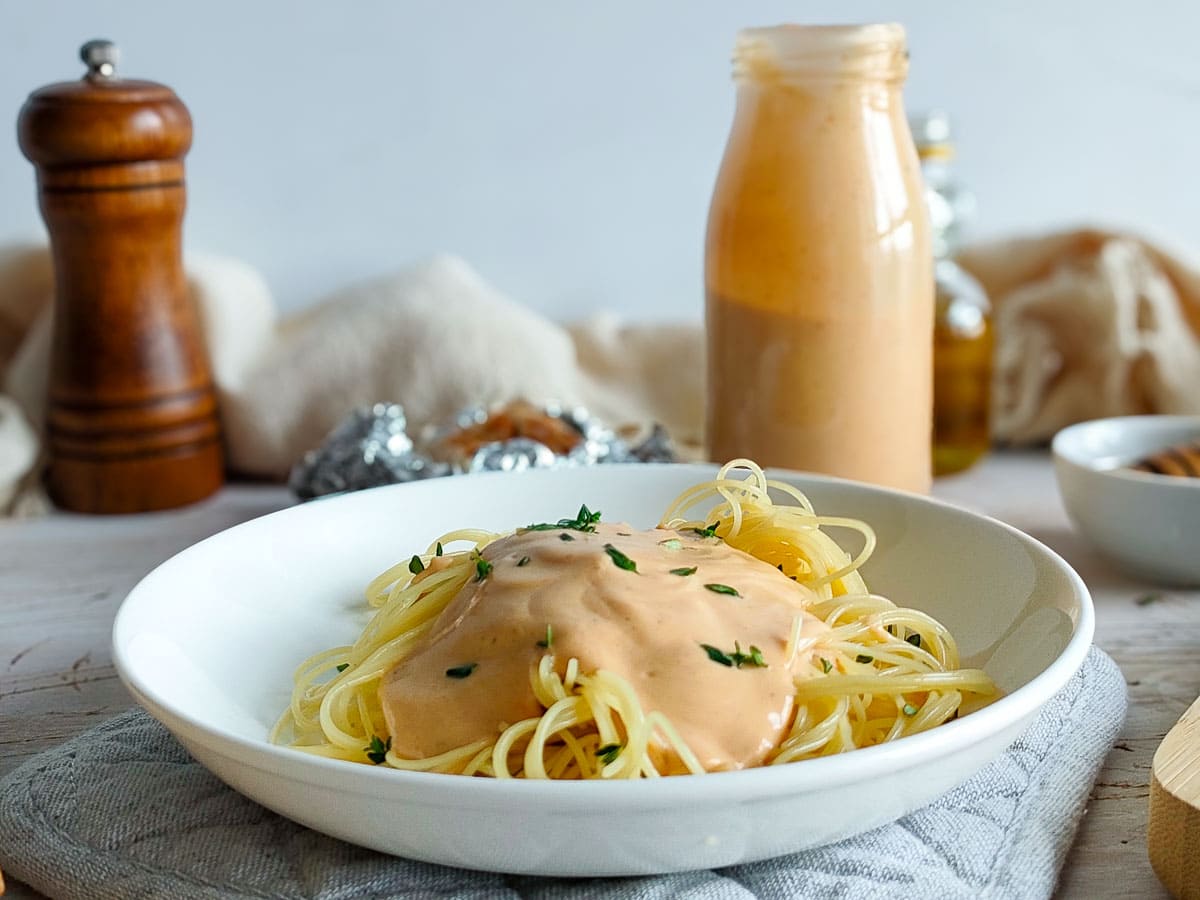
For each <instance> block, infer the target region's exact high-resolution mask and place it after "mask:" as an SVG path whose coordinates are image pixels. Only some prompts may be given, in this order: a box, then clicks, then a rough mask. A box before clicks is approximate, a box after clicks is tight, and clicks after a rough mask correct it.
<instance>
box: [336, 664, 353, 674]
mask: <svg viewBox="0 0 1200 900" xmlns="http://www.w3.org/2000/svg"><path fill="white" fill-rule="evenodd" d="M348 668H350V663H338V667H337V670H338V671H339V672H345V671H346V670H347V669H348Z"/></svg>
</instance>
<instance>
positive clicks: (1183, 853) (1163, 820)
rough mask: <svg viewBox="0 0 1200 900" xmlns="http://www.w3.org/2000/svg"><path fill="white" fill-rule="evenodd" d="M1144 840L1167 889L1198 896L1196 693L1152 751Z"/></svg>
mask: <svg viewBox="0 0 1200 900" xmlns="http://www.w3.org/2000/svg"><path fill="white" fill-rule="evenodd" d="M1146 846H1147V849H1148V850H1149V852H1150V865H1152V866H1153V867H1154V872H1155V874H1157V875H1158V877H1159V879H1161V880H1162V883H1163V884H1164V885H1166V888H1167V890H1168V891H1170V892H1171V893H1172V894H1173V895H1174V896H1175V897H1177V898H1178V900H1200V699H1197V700H1196V702H1195V703H1193V704H1192V705H1191V708H1189V709H1188V711H1187V712H1185V713H1184V714H1183V718H1182V719H1180V720H1179V721H1178V722H1177V723H1176V724H1175V727H1174V728H1172V729H1171V730H1170V731H1168V732H1167V736H1166V737H1165V738H1163V742H1162V743H1161V744H1159V745H1158V750H1156V751H1155V753H1154V763H1153V764H1152V765H1151V767H1150V828H1149V832H1148V834H1147V835H1146Z"/></svg>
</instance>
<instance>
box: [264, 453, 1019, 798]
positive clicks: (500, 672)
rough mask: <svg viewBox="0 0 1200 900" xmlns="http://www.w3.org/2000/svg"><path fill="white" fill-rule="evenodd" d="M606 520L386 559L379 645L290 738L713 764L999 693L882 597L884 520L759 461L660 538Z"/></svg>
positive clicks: (933, 626) (297, 713)
mask: <svg viewBox="0 0 1200 900" xmlns="http://www.w3.org/2000/svg"><path fill="white" fill-rule="evenodd" d="M743 473H744V474H743ZM772 493H774V494H775V496H777V497H779V498H780V499H781V500H782V501H788V502H775V499H773V497H772ZM701 513H702V515H701ZM599 518H600V517H599V514H598V513H593V512H591V511H590V510H588V508H587V507H586V506H584V507H583V508H581V510H580V512H579V514H578V515H577V516H576V517H575V518H574V519H563V520H559V521H558V522H556V523H544V524H539V525H533V526H530V527H529V528H526V529H521V530H518V531H517V532H516V533H514V534H512V535H498V534H494V533H491V532H485V531H478V530H461V531H455V532H452V533H450V534H447V535H444V536H443V537H442V538H441V539H440V540H439V541H437V542H435V543H434V544H433V545H431V546H430V547H429V548H428V549H427V550H426V552H425V553H424V554H420V555H418V556H414V557H413V558H412V559H410V560H407V561H405V562H401V563H399V564H397V565H396V566H393V567H392V568H390V569H388V570H387V571H386V572H383V573H382V574H381V575H379V576H378V577H377V578H375V579H374V580H373V581H372V582H371V583H370V584H369V585H368V587H367V591H366V593H367V600H368V603H369V604H370V605H371V606H372V607H375V608H376V610H377V611H376V612H375V613H374V615H373V616H372V618H371V620H370V622H369V623H368V625H367V627H366V628H365V630H364V631H363V633H362V635H361V636H360V637H359V639H358V640H357V641H356V642H355V643H354V644H353V645H350V646H345V647H336V648H333V649H331V650H327V651H324V652H322V653H318V654H316V655H315V656H313V657H311V658H309V659H308V660H306V661H305V662H304V663H302V664H301V666H300V667H299V668H298V669H297V671H296V674H295V684H294V689H293V693H292V700H291V703H290V705H289V707H288V709H287V710H285V712H284V713H283V715H282V716H281V718H280V720H279V722H278V723H277V725H276V727H275V729H274V730H273V732H272V740H274V741H276V742H279V743H287V744H290V745H291V746H294V747H296V748H297V749H300V750H303V751H305V752H308V753H315V754H319V755H323V756H328V757H334V758H340V759H346V760H351V761H356V762H372V763H376V764H385V765H388V766H391V767H394V768H398V769H408V770H421V771H432V772H443V773H452V774H463V775H486V776H494V777H498V778H507V777H526V778H561V779H580V778H638V777H656V776H659V775H667V774H682V773H692V774H701V773H703V772H705V771H711V770H714V769H723V768H741V767H743V766H749V765H762V764H779V763H786V762H794V761H798V760H803V759H808V758H811V757H816V756H822V755H829V754H834V753H840V752H844V751H847V750H852V749H855V748H858V747H865V746H870V745H872V744H878V743H881V742H884V741H890V740H895V739H896V738H899V737H903V736H905V735H908V734H914V733H916V732H920V731H925V730H928V729H930V728H933V727H935V726H937V725H940V724H941V723H943V722H945V721H947V720H948V719H951V718H953V717H954V716H956V715H958V714H959V713H960V712H962V711H965V710H966V708H967V707H968V706H971V705H977V704H980V703H982V702H986V699H987V698H988V697H990V696H991V695H992V694H993V693H994V691H995V688H994V686H993V684H992V682H991V680H990V678H989V677H988V676H987V675H986V674H985V673H983V672H982V671H979V670H974V669H962V668H960V667H959V661H958V652H957V649H956V647H955V644H954V640H953V638H952V636H951V635H950V634H949V632H948V631H947V630H946V629H945V628H944V627H943V626H942V625H940V624H939V623H938V622H936V621H935V620H934V619H932V618H930V617H929V616H927V615H925V614H924V613H921V612H919V611H917V610H912V609H903V608H899V607H897V606H895V605H894V604H892V603H891V602H890V601H888V600H887V599H886V598H884V597H881V596H878V595H876V594H872V593H871V592H870V591H869V590H868V588H867V586H866V584H865V582H864V581H863V578H862V576H861V574H860V573H859V568H860V567H861V565H862V564H863V563H864V562H865V561H866V559H867V558H868V557H869V556H870V554H871V552H872V550H873V549H874V546H875V536H874V532H873V531H872V530H871V528H870V527H869V526H868V525H867V524H866V523H865V522H861V521H859V520H856V519H846V518H836V517H828V516H821V515H818V514H817V513H816V511H815V510H814V509H813V507H812V504H811V503H810V502H809V501H808V499H807V498H806V497H805V496H804V495H803V494H802V493H801V492H800V491H798V490H796V489H795V488H793V487H791V486H790V485H787V484H784V483H782V482H778V481H774V480H769V479H767V477H766V476H765V474H764V473H763V471H762V470H761V469H760V468H759V467H758V466H757V465H755V464H754V463H752V462H749V461H747V460H736V461H734V462H731V463H729V464H728V465H726V466H724V467H723V468H722V469H721V470H720V472H719V473H718V475H717V477H716V479H715V480H714V481H710V482H705V483H702V484H698V485H695V486H694V487H692V488H689V489H688V490H686V491H684V492H683V493H682V494H681V495H680V496H679V497H678V498H677V499H676V500H675V502H674V503H672V505H671V507H670V508H669V509H668V510H667V512H666V514H665V515H664V517H663V519H662V521H661V522H660V525H659V528H658V529H657V530H653V531H651V532H636V533H635V532H634V531H633V530H632V529H629V530H622V526H613V525H609V524H607V523H603V524H601V523H600V522H599ZM827 528H847V529H853V530H856V531H858V532H860V533H861V534H862V535H863V538H864V541H863V548H862V550H861V551H860V552H859V553H858V554H857V555H855V556H854V557H853V558H851V557H850V555H849V554H847V553H846V552H845V551H844V550H843V549H842V548H841V547H840V546H839V545H838V544H837V543H836V542H835V541H834V540H833V538H831V537H830V536H829V534H828V533H827V532H826V530H825V529H827ZM464 543H465V544H467V545H468V547H467V549H462V550H455V551H450V550H448V549H447V548H450V547H452V546H459V545H462V544H464ZM622 548H624V549H622ZM568 576H570V577H568ZM576 576H577V577H576ZM572 579H574V580H572ZM655 579H657V580H655ZM735 582H736V583H735ZM648 593H649V594H650V596H648V595H647V594H648ZM546 597H551V599H552V601H553V602H549V601H548V602H546V603H543V602H542V601H543V600H544V599H545V598H546ZM506 602H507V603H508V604H509V605H507V606H506V605H505V603H506ZM539 604H541V605H539ZM567 611H570V612H571V613H572V614H573V615H575V618H574V619H565V620H564V619H562V618H560V619H559V621H560V623H562V622H564V621H565V622H566V623H567V625H566V627H562V626H561V624H560V628H559V629H555V627H554V623H553V621H550V620H552V619H554V618H555V616H556V615H557V616H560V617H561V616H565V615H566V614H567ZM539 617H541V618H539ZM543 619H545V620H546V621H545V624H544V625H542V624H541V623H542V621H543ZM534 623H537V632H536V637H537V640H536V641H534V640H532V637H533V635H531V634H530V629H532V628H533V627H534ZM584 623H586V627H585V624H584ZM664 623H672V627H666V626H665V625H664ZM675 626H677V627H675ZM700 629H707V630H706V631H705V632H704V634H699V633H693V632H695V631H697V630H700ZM710 635H711V636H712V641H713V642H712V643H706V642H704V640H703V638H705V637H709V636H710ZM738 637H740V638H743V639H744V644H743V641H742V640H739V639H737V638H738ZM454 704H458V705H457V706H455V705H454ZM721 723H726V726H724V727H723V726H722V724H721ZM728 723H736V724H735V727H734V726H729V725H728ZM710 732H712V733H713V734H710ZM714 734H715V735H716V736H714Z"/></svg>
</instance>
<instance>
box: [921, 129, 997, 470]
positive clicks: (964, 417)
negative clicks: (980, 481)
mask: <svg viewBox="0 0 1200 900" xmlns="http://www.w3.org/2000/svg"><path fill="white" fill-rule="evenodd" d="M912 131H913V136H914V139H915V140H916V143H917V153H918V156H919V157H920V159H921V173H922V175H923V176H924V178H925V193H926V203H927V204H928V206H929V219H930V224H931V226H932V232H933V253H934V258H935V263H934V284H935V294H934V329H933V472H934V474H935V475H946V474H949V473H951V472H959V471H962V470H963V469H966V468H969V467H970V466H972V465H974V464H975V463H976V462H977V461H978V460H979V459H980V457H982V456H983V455H984V454H985V453H986V452H987V450H988V446H989V425H990V418H991V417H990V406H991V378H992V327H991V307H990V305H989V303H988V299H987V295H986V293H984V290H983V287H982V286H981V285H980V284H979V282H978V281H976V280H975V278H974V277H973V276H971V274H970V273H968V272H967V271H966V270H964V269H963V268H962V267H961V266H959V265H958V263H956V262H955V261H954V253H955V252H956V251H957V250H958V248H959V245H960V241H961V236H962V232H963V228H964V226H965V225H966V224H967V223H968V222H969V220H970V218H971V216H972V215H973V213H974V205H975V204H974V197H973V196H972V195H971V193H970V192H969V191H968V190H967V189H966V188H964V187H963V186H962V185H961V184H960V183H959V182H958V180H957V178H956V177H955V173H954V171H953V167H952V162H953V160H954V142H953V135H952V133H951V128H950V120H949V118H948V117H947V116H946V114H945V113H942V112H930V113H927V114H925V115H922V116H916V117H914V118H913V120H912Z"/></svg>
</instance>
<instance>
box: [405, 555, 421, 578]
mask: <svg viewBox="0 0 1200 900" xmlns="http://www.w3.org/2000/svg"><path fill="white" fill-rule="evenodd" d="M408 571H410V572H412V573H413V574H414V575H420V574H421V573H422V572H424V571H425V563H423V562H421V557H419V556H417V555H415V554H414V555H413V558H412V559H410V560H409V561H408Z"/></svg>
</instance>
